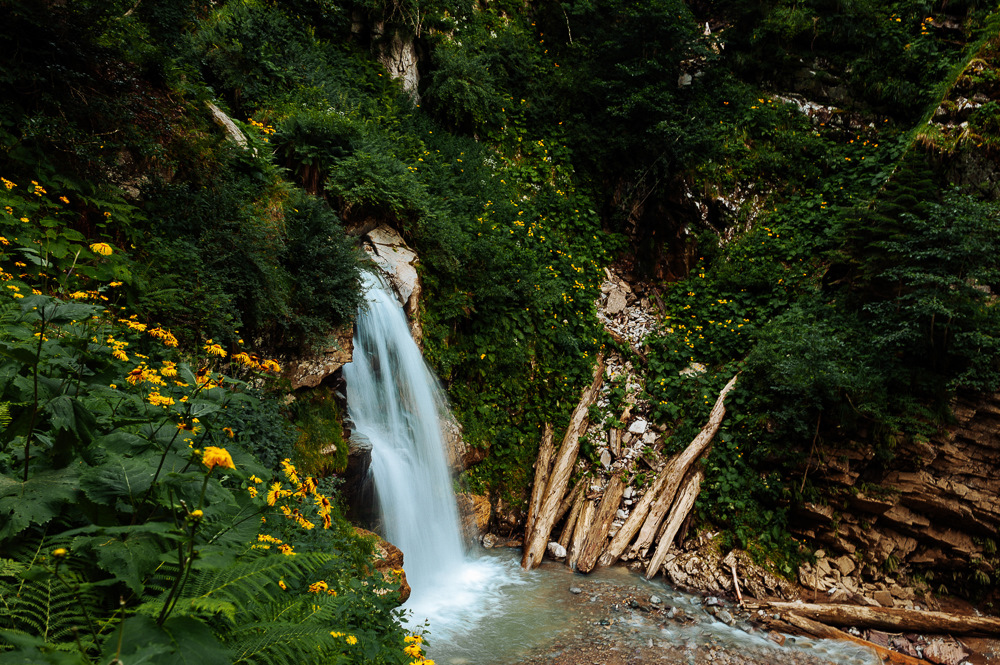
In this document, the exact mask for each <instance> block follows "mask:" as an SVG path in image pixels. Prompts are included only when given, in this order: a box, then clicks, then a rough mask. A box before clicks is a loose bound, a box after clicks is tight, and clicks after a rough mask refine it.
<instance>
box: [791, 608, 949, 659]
mask: <svg viewBox="0 0 1000 665" xmlns="http://www.w3.org/2000/svg"><path fill="white" fill-rule="evenodd" d="M785 618H786V619H787V620H788V623H790V624H792V625H793V626H795V627H796V628H798V629H799V630H802V631H805V632H806V633H808V634H809V635H812V636H813V637H818V638H820V639H825V640H845V641H847V642H854V643H855V644H860V645H861V646H863V647H868V648H869V649H871V650H872V651H874V652H875V653H876V655H878V657H879V659H881V660H882V662H884V663H892V664H893V665H931V664H930V663H929V662H928V661H926V660H924V659H922V658H914V657H913V656H908V655H906V654H905V653H900V652H898V651H893V650H892V649H887V648H885V647H884V646H881V645H878V644H875V643H874V642H869V641H868V640H863V639H861V638H860V637H855V636H854V635H851V634H850V633H845V632H844V631H842V630H838V629H836V628H833V627H832V626H827V625H826V624H824V623H820V622H818V621H813V620H812V619H807V618H805V617H800V616H798V615H797V614H788V615H786V616H785Z"/></svg>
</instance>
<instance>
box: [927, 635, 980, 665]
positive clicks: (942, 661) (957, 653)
mask: <svg viewBox="0 0 1000 665" xmlns="http://www.w3.org/2000/svg"><path fill="white" fill-rule="evenodd" d="M968 656H969V652H968V651H966V650H965V649H964V648H963V647H962V646H961V645H960V644H958V643H957V642H954V641H950V640H949V641H947V642H946V641H944V640H932V641H931V643H930V644H928V645H927V646H925V647H924V659H925V660H929V661H931V662H932V663H936V664H937V665H960V664H961V663H962V661H964V660H965V659H966V658H967V657H968Z"/></svg>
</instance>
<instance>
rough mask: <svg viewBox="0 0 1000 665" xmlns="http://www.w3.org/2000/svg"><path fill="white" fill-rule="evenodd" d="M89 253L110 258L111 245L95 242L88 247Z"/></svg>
mask: <svg viewBox="0 0 1000 665" xmlns="http://www.w3.org/2000/svg"><path fill="white" fill-rule="evenodd" d="M90 251H92V252H93V253H94V254H100V255H101V256H111V251H112V250H111V245H109V244H108V243H106V242H95V243H94V244H93V245H91V246H90Z"/></svg>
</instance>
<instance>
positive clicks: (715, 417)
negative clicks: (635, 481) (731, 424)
mask: <svg viewBox="0 0 1000 665" xmlns="http://www.w3.org/2000/svg"><path fill="white" fill-rule="evenodd" d="M736 376H739V375H736ZM736 376H734V377H733V378H732V379H730V380H729V383H727V384H726V387H725V388H723V389H722V392H720V393H719V397H718V399H716V400H715V406H713V407H712V412H711V414H709V417H708V422H707V423H706V424H705V426H704V427H702V428H701V431H700V432H699V433H698V435H697V436H696V437H695V438H694V439H693V440H692V441H691V443H690V444H688V447H687V448H686V449H685V450H684V452H682V453H681V454H680V455H678V456H677V457H675V458H674V459H673V460H671V462H670V463H669V464H668V465H667V467H666V468H665V469H664V470H663V471H662V472H661V473H660V475H658V476H657V477H656V480H655V481H653V486H652V487H650V489H649V491H648V492H646V493H645V494H644V495H643V496H642V498H641V499H639V503H637V504H636V505H635V508H633V510H632V514H631V515H629V517H628V519H627V520H625V524H623V525H622V528H621V529H619V530H618V533H617V534H615V537H614V538H612V539H611V543H610V544H609V545H608V548H607V549H606V550H605V552H604V554H602V555H601V565H602V566H610V565H611V564H613V563H614V562H615V561H617V560H618V557H620V556H621V555H622V552H624V551H625V548H626V547H628V545H629V543H630V542H632V538H633V537H634V536H635V534H636V533H637V532H638V531H639V530H640V528H641V529H643V530H644V531H643V533H644V534H645V535H644V536H643V539H644V540H645V545H643V547H648V545H649V543H650V542H652V539H653V536H654V535H655V533H656V530H657V528H658V527H659V525H660V520H662V519H663V515H664V514H665V513H666V511H667V509H668V508H669V507H670V504H671V503H672V502H673V499H674V494H675V493H676V492H677V487H678V486H679V485H680V482H681V480H682V479H683V478H684V474H685V473H687V469H688V467H690V466H691V465H692V464H693V463H694V461H695V460H697V459H698V458H699V457H700V456H701V454H702V453H703V452H705V449H706V448H708V446H709V444H711V443H712V439H713V438H714V437H715V433H716V432H717V431H718V430H719V426H720V425H721V424H722V418H723V417H724V416H725V415H726V405H725V399H726V395H728V394H729V391H730V390H732V389H733V386H735V385H736ZM654 501H655V502H656V503H655V505H656V506H657V509H658V516H657V517H656V518H655V519H653V520H650V519H648V518H649V517H650V513H651V510H652V508H653V506H654ZM664 503H665V504H666V505H663V504H664ZM661 507H662V510H661V509H660V508H661ZM652 522H655V524H652ZM646 524H651V526H649V527H647V526H646ZM632 551H637V550H636V548H633V549H632Z"/></svg>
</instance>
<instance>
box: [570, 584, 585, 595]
mask: <svg viewBox="0 0 1000 665" xmlns="http://www.w3.org/2000/svg"><path fill="white" fill-rule="evenodd" d="M569 592H570V593H572V594H578V593H583V589H581V588H580V587H578V586H571V587H570V588H569Z"/></svg>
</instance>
